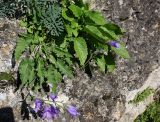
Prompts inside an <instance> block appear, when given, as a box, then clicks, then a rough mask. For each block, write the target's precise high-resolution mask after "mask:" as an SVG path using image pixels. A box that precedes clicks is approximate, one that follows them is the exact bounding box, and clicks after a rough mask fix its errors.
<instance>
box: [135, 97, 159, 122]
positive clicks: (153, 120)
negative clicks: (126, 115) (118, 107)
mask: <svg viewBox="0 0 160 122" xmlns="http://www.w3.org/2000/svg"><path fill="white" fill-rule="evenodd" d="M134 122H160V98H159V99H158V100H156V101H155V102H153V103H151V104H150V105H149V106H148V107H147V109H146V111H145V112H144V113H143V114H141V115H139V116H138V117H137V118H136V119H135V121H134Z"/></svg>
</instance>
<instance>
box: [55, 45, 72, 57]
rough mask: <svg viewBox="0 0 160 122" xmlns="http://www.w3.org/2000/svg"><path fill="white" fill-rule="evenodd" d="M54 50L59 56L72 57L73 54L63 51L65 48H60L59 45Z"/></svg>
mask: <svg viewBox="0 0 160 122" xmlns="http://www.w3.org/2000/svg"><path fill="white" fill-rule="evenodd" d="M53 52H54V53H56V55H57V56H58V57H64V56H66V57H72V55H71V54H70V53H68V52H66V51H63V50H62V49H60V48H59V47H55V48H54V49H53Z"/></svg>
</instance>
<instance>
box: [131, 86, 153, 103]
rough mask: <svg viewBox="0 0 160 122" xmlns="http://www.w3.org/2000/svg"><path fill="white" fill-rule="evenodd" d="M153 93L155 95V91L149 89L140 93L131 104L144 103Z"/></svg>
mask: <svg viewBox="0 0 160 122" xmlns="http://www.w3.org/2000/svg"><path fill="white" fill-rule="evenodd" d="M152 93H154V89H152V88H149V87H148V88H146V89H145V90H144V91H142V92H140V93H138V94H137V95H136V97H135V98H134V99H133V100H132V101H130V103H139V102H141V101H144V100H145V99H146V98H147V97H148V96H149V95H151V94H152Z"/></svg>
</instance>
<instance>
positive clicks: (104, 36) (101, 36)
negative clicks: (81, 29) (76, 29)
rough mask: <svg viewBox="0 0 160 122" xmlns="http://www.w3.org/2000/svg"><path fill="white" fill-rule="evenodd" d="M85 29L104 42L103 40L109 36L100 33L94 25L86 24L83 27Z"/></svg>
mask: <svg viewBox="0 0 160 122" xmlns="http://www.w3.org/2000/svg"><path fill="white" fill-rule="evenodd" d="M85 31H86V32H87V33H89V34H90V35H92V36H93V37H94V38H96V39H98V40H99V41H100V42H103V43H104V42H105V41H107V40H109V38H108V37H106V35H105V34H104V33H102V32H101V31H100V30H99V29H98V27H96V26H90V25H87V26H86V27H85Z"/></svg>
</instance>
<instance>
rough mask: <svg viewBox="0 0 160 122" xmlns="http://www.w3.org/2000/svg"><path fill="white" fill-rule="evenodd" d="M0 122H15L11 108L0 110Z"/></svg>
mask: <svg viewBox="0 0 160 122" xmlns="http://www.w3.org/2000/svg"><path fill="white" fill-rule="evenodd" d="M0 122H15V120H14V114H13V110H12V108H11V107H4V108H0Z"/></svg>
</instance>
